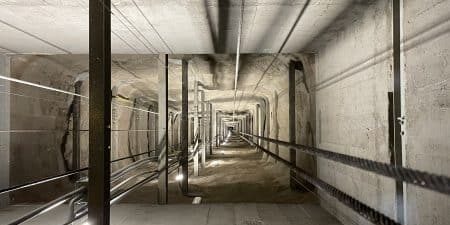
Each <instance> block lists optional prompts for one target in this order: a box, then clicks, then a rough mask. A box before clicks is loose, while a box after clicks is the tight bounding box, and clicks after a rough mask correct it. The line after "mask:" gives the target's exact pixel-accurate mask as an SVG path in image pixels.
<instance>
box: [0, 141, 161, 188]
mask: <svg viewBox="0 0 450 225" xmlns="http://www.w3.org/2000/svg"><path fill="white" fill-rule="evenodd" d="M154 151H156V150H154ZM150 152H152V151H150ZM150 152H145V153H139V154H136V155H132V156H127V157H124V158H120V159H115V160H112V161H111V163H114V162H117V161H120V160H124V159H126V158H131V157H136V156H140V155H144V154H148V153H150ZM87 170H89V167H84V168H81V169H77V170H72V171H69V172H66V173H63V174H59V175H55V176H50V177H46V178H43V179H40V180H35V181H31V182H28V183H25V184H19V185H16V186H12V187H8V188H5V189H2V190H0V195H2V194H6V193H9V192H13V191H17V190H20V189H24V188H28V187H32V186H35V185H39V184H43V183H47V182H50V181H54V180H58V179H61V178H65V177H68V176H71V175H75V174H77V173H81V172H84V171H87Z"/></svg>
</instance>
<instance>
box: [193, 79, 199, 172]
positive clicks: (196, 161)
mask: <svg viewBox="0 0 450 225" xmlns="http://www.w3.org/2000/svg"><path fill="white" fill-rule="evenodd" d="M197 135H200V130H199V120H198V81H197V80H195V83H194V142H195V137H196V136H197ZM194 146H195V143H194ZM198 152H199V151H195V152H194V176H198Z"/></svg>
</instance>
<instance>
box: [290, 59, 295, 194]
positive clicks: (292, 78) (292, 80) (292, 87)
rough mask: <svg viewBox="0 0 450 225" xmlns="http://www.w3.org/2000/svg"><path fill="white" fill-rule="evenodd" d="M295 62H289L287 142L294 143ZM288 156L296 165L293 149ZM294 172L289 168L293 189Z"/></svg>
mask: <svg viewBox="0 0 450 225" xmlns="http://www.w3.org/2000/svg"><path fill="white" fill-rule="evenodd" d="M295 123H296V120H295V62H294V61H290V62H289V142H290V143H292V144H295V142H296V135H295ZM289 157H290V162H291V163H292V165H297V162H296V159H297V151H296V150H295V149H292V148H291V149H289ZM295 175H296V173H295V172H294V171H293V170H291V171H290V186H291V188H293V189H295V187H296V186H297V185H296V181H295V177H294V176H295Z"/></svg>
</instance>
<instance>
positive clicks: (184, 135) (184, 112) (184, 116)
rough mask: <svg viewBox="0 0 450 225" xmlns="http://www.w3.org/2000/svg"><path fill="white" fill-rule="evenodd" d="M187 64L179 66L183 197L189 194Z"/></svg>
mask: <svg viewBox="0 0 450 225" xmlns="http://www.w3.org/2000/svg"><path fill="white" fill-rule="evenodd" d="M188 66H189V64H188V62H187V61H186V60H183V61H182V66H181V70H182V71H181V72H182V74H181V127H180V129H181V160H182V161H181V170H182V174H183V178H184V179H183V180H182V181H181V190H182V192H183V194H184V195H187V194H188V192H189V182H188V178H189V177H188V176H189V168H188V165H189V162H188V160H189V159H188V158H189V153H188V149H189V142H188V140H189V139H188V133H189V116H188V110H189V104H188V102H189V99H188V98H189V97H188V96H189V92H188V89H189V84H188Z"/></svg>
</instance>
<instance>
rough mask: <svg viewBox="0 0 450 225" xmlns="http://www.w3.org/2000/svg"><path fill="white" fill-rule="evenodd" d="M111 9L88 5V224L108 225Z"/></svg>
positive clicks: (93, 0)
mask: <svg viewBox="0 0 450 225" xmlns="http://www.w3.org/2000/svg"><path fill="white" fill-rule="evenodd" d="M110 6H111V1H110V0H103V1H97V0H90V1H89V183H88V207H89V212H88V222H89V224H90V225H108V224H109V222H110V214H109V213H110V212H109V208H110V207H109V199H110V171H111V169H110V163H109V162H110V160H111V159H110V158H111V153H110V152H111V97H112V96H111V95H112V93H111V14H110V13H109V12H110V11H109V10H110Z"/></svg>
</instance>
